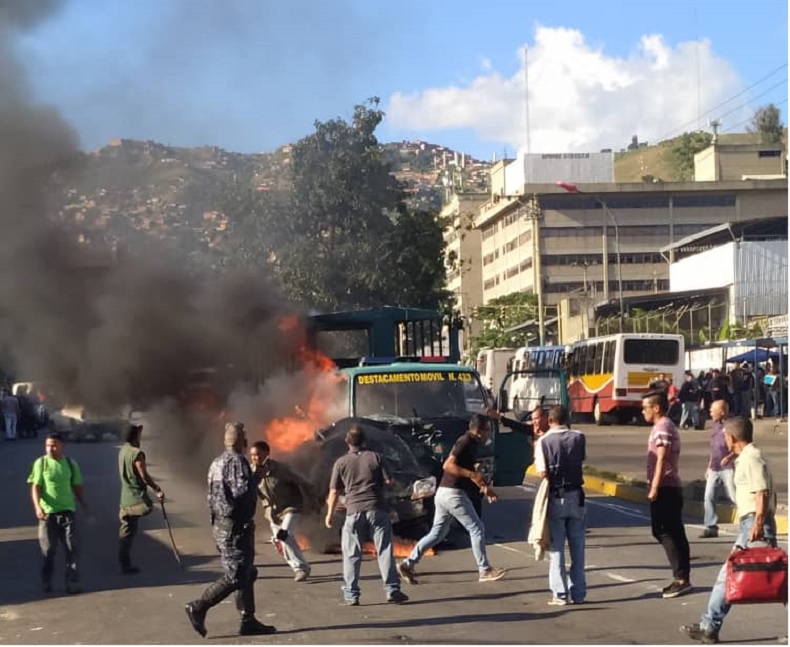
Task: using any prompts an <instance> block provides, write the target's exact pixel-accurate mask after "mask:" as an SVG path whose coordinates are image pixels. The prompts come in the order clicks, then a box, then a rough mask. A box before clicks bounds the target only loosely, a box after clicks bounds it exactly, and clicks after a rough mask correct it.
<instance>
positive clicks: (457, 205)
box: [440, 193, 489, 334]
mask: <svg viewBox="0 0 790 647" xmlns="http://www.w3.org/2000/svg"><path fill="white" fill-rule="evenodd" d="M488 199H489V195H488V193H451V194H450V199H449V201H448V202H447V204H446V205H445V206H444V208H443V209H442V211H441V214H440V217H441V218H442V220H443V221H444V222H446V223H447V226H446V227H445V230H444V242H445V264H446V266H447V289H448V290H449V291H450V292H452V293H453V295H454V296H455V304H456V307H457V308H458V310H459V312H460V313H461V315H463V316H464V317H465V318H467V319H470V314H471V312H472V309H473V308H474V307H475V306H479V305H482V304H483V278H482V276H483V273H482V269H483V268H482V263H481V258H482V256H481V254H480V240H481V233H480V230H479V229H476V228H475V218H476V216H477V213H478V211H479V209H480V207H481V206H482V205H483V204H485V202H486V201H487V200H488ZM467 332H471V333H472V334H477V332H478V331H477V330H476V329H475V322H474V321H473V320H472V323H471V331H470V330H467Z"/></svg>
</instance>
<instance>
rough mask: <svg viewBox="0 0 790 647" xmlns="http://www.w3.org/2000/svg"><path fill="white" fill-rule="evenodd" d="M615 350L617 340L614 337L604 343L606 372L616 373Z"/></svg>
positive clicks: (604, 370)
mask: <svg viewBox="0 0 790 647" xmlns="http://www.w3.org/2000/svg"><path fill="white" fill-rule="evenodd" d="M614 351H615V341H614V339H610V340H609V341H607V342H605V343H604V356H603V357H604V363H603V372H604V373H614Z"/></svg>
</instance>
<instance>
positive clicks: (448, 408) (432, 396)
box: [354, 371, 486, 418]
mask: <svg viewBox="0 0 790 647" xmlns="http://www.w3.org/2000/svg"><path fill="white" fill-rule="evenodd" d="M355 382H356V384H355V385H354V412H355V415H357V416H362V417H376V416H378V415H392V416H398V417H400V418H412V417H420V418H432V417H442V416H461V417H467V416H469V415H470V414H472V413H482V412H483V410H484V409H485V405H486V400H485V395H484V393H483V389H482V387H481V386H480V382H479V381H478V379H477V376H475V375H474V374H473V373H469V372H458V371H409V372H404V373H366V374H362V375H357V376H356V379H355Z"/></svg>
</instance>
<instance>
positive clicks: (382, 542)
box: [325, 425, 409, 607]
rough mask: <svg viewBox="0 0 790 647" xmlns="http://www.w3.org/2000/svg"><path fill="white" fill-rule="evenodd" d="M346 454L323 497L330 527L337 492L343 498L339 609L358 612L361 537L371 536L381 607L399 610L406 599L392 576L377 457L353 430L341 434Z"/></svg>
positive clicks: (383, 478)
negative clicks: (384, 604)
mask: <svg viewBox="0 0 790 647" xmlns="http://www.w3.org/2000/svg"><path fill="white" fill-rule="evenodd" d="M346 445H347V446H348V453H347V454H346V455H345V456H341V457H340V458H338V459H337V461H336V462H335V464H334V466H333V467H332V476H331V477H330V479H329V496H328V497H327V500H326V504H327V512H326V520H325V524H326V527H327V528H331V527H332V515H334V513H335V507H336V506H337V500H338V493H339V491H340V490H342V491H343V492H345V496H346V503H345V505H346V521H345V523H344V524H343V531H342V535H341V548H342V550H343V579H344V580H345V583H346V584H345V586H344V587H343V602H342V604H343V605H345V606H350V607H356V606H359V596H360V593H361V591H360V588H359V570H360V567H361V566H362V542H361V540H360V535H361V534H362V533H365V534H370V535H372V536H373V544H374V545H375V547H376V554H377V555H378V560H379V571H381V579H382V580H384V588H385V589H386V591H387V602H390V603H392V604H401V603H402V602H406V601H407V600H408V599H409V597H408V596H407V595H406V594H405V593H403V591H401V590H400V579H399V578H398V573H397V571H396V570H395V556H394V553H393V550H392V523H391V522H390V516H389V512H388V511H387V509H386V506H385V504H384V494H383V490H384V486H385V485H389V484H390V483H391V482H392V479H391V478H390V475H389V474H387V471H386V470H385V469H384V465H383V464H382V461H381V456H380V455H379V454H377V453H376V452H373V451H369V450H367V449H365V448H364V445H365V432H364V431H363V430H362V428H361V427H359V426H358V425H353V426H352V427H351V428H350V429H349V430H348V433H347V434H346Z"/></svg>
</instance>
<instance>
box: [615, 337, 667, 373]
mask: <svg viewBox="0 0 790 647" xmlns="http://www.w3.org/2000/svg"><path fill="white" fill-rule="evenodd" d="M678 357H679V344H678V342H677V340H676V339H626V340H625V345H624V348H623V361H624V362H625V363H626V364H647V365H657V366H667V365H674V364H677V363H678Z"/></svg>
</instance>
